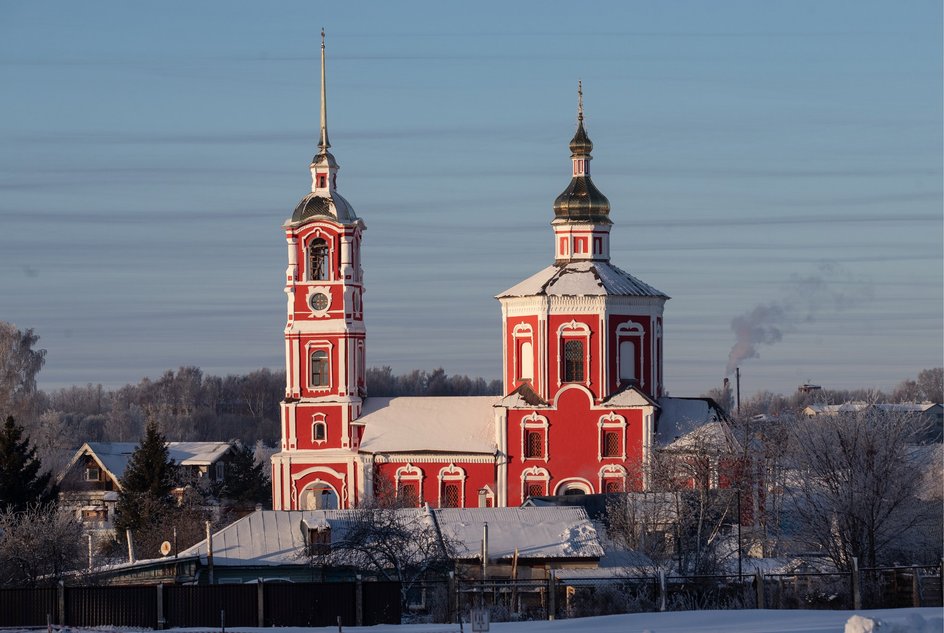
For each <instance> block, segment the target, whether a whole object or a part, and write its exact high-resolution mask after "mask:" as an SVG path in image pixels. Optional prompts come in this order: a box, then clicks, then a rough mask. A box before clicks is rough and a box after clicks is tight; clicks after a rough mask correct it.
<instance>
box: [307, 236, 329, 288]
mask: <svg viewBox="0 0 944 633" xmlns="http://www.w3.org/2000/svg"><path fill="white" fill-rule="evenodd" d="M329 263H330V262H329V259H328V243H327V242H326V241H324V240H323V239H321V238H320V237H316V238H315V239H313V240H312V241H311V242H309V243H308V279H309V280H311V281H316V280H319V279H328V273H329V271H328V265H329Z"/></svg>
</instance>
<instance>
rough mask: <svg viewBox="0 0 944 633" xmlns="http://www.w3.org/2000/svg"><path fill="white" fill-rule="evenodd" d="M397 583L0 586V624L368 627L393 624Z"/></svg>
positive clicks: (397, 615)
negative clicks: (340, 625)
mask: <svg viewBox="0 0 944 633" xmlns="http://www.w3.org/2000/svg"><path fill="white" fill-rule="evenodd" d="M400 604H401V596H400V583H397V582H340V583H285V584H283V583H259V584H246V585H156V586H155V585H146V586H145V585H140V586H102V587H67V586H64V585H59V586H58V587H43V588H34V589H0V627H11V626H33V627H35V626H45V625H46V624H47V623H48V624H56V625H67V626H103V625H110V626H130V627H142V628H153V629H163V628H168V627H195V626H199V627H214V628H217V627H221V626H337V625H338V624H339V623H340V624H343V625H346V626H360V625H364V626H369V625H373V624H399V623H400Z"/></svg>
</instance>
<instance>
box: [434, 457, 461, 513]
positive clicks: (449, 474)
mask: <svg viewBox="0 0 944 633" xmlns="http://www.w3.org/2000/svg"><path fill="white" fill-rule="evenodd" d="M465 479H466V475H465V469H464V468H460V467H459V466H456V465H455V464H454V463H452V464H449V465H448V466H446V467H445V468H443V469H442V470H440V471H439V500H438V506H439V507H440V508H441V507H442V502H443V498H442V497H443V490H444V489H445V485H446V484H447V483H458V484H459V507H460V508H464V507H465Z"/></svg>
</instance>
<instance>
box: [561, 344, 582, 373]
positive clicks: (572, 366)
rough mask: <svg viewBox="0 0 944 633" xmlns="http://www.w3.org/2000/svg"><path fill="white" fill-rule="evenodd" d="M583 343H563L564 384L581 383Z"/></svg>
mask: <svg viewBox="0 0 944 633" xmlns="http://www.w3.org/2000/svg"><path fill="white" fill-rule="evenodd" d="M583 363H584V355H583V341H579V340H575V339H570V340H568V341H564V382H583Z"/></svg>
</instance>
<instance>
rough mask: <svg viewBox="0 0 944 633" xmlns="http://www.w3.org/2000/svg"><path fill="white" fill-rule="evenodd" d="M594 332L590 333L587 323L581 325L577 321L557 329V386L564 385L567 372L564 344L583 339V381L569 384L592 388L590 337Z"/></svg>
mask: <svg viewBox="0 0 944 633" xmlns="http://www.w3.org/2000/svg"><path fill="white" fill-rule="evenodd" d="M591 334H592V332H591V331H590V326H589V325H587V324H586V323H580V322H579V321H577V320H576V319H572V320H571V321H570V322H568V323H564V324H562V325H561V326H560V327H559V328H557V350H558V352H557V355H558V363H557V365H558V367H557V386H558V387H560V386H561V385H563V384H564V373H565V370H566V363H567V360H566V358H565V354H564V344H565V343H566V342H567V340H573V339H583V377H584V379H583V381H582V383H581V382H576V381H571V380H568V381H567V383H568V384H574V385H577V384H583V385H584V386H585V387H587V388H589V387H590V374H591V373H592V372H591V371H590V337H591Z"/></svg>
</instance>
